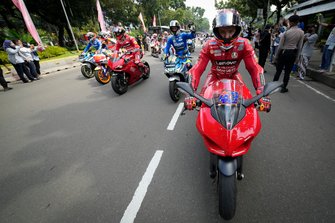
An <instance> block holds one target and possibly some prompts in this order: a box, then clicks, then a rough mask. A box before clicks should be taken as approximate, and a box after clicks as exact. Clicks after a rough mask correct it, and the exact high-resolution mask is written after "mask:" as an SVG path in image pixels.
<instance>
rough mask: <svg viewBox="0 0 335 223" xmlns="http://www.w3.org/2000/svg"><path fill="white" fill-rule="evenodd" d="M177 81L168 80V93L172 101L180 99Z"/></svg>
mask: <svg viewBox="0 0 335 223" xmlns="http://www.w3.org/2000/svg"><path fill="white" fill-rule="evenodd" d="M176 83H177V81H170V82H169V93H170V97H171V99H172V101H174V102H177V101H179V99H180V95H181V92H180V91H179V90H178V88H177V85H176Z"/></svg>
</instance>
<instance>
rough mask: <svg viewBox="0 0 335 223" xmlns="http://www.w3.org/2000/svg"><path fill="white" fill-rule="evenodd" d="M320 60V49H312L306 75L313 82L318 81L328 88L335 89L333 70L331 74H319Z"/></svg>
mask: <svg viewBox="0 0 335 223" xmlns="http://www.w3.org/2000/svg"><path fill="white" fill-rule="evenodd" d="M321 59H322V53H321V51H320V49H314V51H313V55H312V58H311V60H310V62H309V68H308V69H307V74H306V75H307V76H309V77H311V78H312V79H313V80H315V81H319V82H321V83H323V84H325V85H328V86H329V87H332V88H335V69H334V68H333V71H332V72H324V73H321V72H319V71H318V70H319V69H320V65H321Z"/></svg>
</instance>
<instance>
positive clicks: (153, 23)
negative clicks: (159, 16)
mask: <svg viewBox="0 0 335 223" xmlns="http://www.w3.org/2000/svg"><path fill="white" fill-rule="evenodd" d="M152 26H156V16H155V15H154V18H153V20H152Z"/></svg>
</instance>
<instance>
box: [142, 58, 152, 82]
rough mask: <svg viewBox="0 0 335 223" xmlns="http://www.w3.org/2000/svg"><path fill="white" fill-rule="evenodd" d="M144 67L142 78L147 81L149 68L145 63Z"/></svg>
mask: <svg viewBox="0 0 335 223" xmlns="http://www.w3.org/2000/svg"><path fill="white" fill-rule="evenodd" d="M144 66H145V67H146V68H145V70H144V73H143V76H142V78H143V79H144V80H146V79H148V78H149V77H150V66H149V64H148V63H147V62H145V63H144Z"/></svg>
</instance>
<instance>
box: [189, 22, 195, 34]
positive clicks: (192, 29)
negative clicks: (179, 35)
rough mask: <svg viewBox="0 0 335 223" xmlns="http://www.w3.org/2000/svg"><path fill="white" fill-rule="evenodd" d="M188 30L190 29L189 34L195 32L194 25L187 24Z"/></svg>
mask: <svg viewBox="0 0 335 223" xmlns="http://www.w3.org/2000/svg"><path fill="white" fill-rule="evenodd" d="M188 28H189V29H190V31H191V32H195V25H194V23H193V22H191V23H190V24H188Z"/></svg>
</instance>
